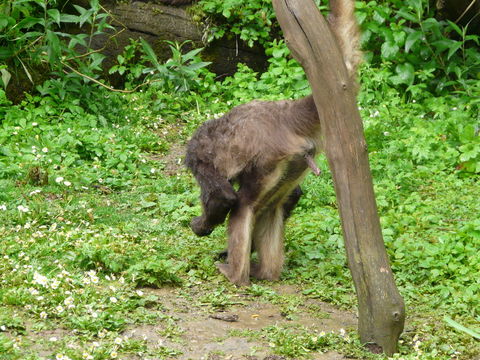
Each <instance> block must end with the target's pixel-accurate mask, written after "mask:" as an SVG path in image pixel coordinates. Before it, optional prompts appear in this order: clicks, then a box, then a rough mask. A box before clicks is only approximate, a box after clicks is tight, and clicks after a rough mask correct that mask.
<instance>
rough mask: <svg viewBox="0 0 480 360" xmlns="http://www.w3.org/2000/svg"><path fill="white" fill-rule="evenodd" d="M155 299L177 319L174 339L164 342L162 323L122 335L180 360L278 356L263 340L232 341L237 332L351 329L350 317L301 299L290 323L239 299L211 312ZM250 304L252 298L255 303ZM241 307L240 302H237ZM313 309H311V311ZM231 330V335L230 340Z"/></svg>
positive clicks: (334, 359)
mask: <svg viewBox="0 0 480 360" xmlns="http://www.w3.org/2000/svg"><path fill="white" fill-rule="evenodd" d="M148 291H149V292H151V293H154V294H155V295H156V296H158V297H159V301H160V302H161V303H162V304H163V306H164V308H165V310H166V314H168V315H169V316H172V317H173V318H175V319H176V322H175V323H176V326H177V331H178V332H179V333H180V335H179V336H178V337H176V338H175V339H174V340H171V339H168V338H167V339H166V338H165V337H164V336H161V335H159V334H165V324H158V325H142V326H137V327H132V328H130V329H128V331H127V332H126V333H125V334H126V335H128V336H129V337H133V338H135V337H136V338H138V339H143V340H146V341H147V343H148V344H149V346H152V347H155V346H157V347H158V346H167V347H168V348H171V349H176V350H179V351H181V352H182V355H180V356H178V357H176V358H177V359H180V360H188V359H197V360H198V359H200V360H201V359H205V360H220V359H225V360H227V359H228V360H237V359H238V360H240V359H242V360H245V359H248V360H257V359H258V360H262V359H266V360H275V359H283V357H280V356H277V355H273V351H272V348H271V345H270V344H268V343H267V341H265V340H264V339H258V338H250V337H248V335H247V336H237V335H236V334H238V333H239V332H240V331H243V332H242V335H243V334H247V333H248V330H261V329H263V328H265V327H268V326H272V325H285V324H288V325H289V326H292V325H302V326H305V327H307V328H308V329H311V330H312V332H313V331H318V332H321V331H324V332H329V331H335V332H339V331H340V329H346V328H354V327H355V326H356V319H355V316H354V314H352V313H349V312H345V311H339V310H338V309H335V308H333V307H332V306H331V305H328V304H326V303H323V302H321V301H318V300H315V299H307V298H304V300H305V301H304V302H303V303H302V304H300V305H299V306H298V307H297V309H296V311H295V312H294V313H293V315H292V319H291V320H288V319H287V317H285V316H284V315H282V309H281V305H276V304H272V303H266V302H261V301H252V299H249V298H245V299H239V300H241V302H242V303H243V304H239V305H232V306H229V307H228V309H227V310H226V311H224V312H223V311H217V312H214V311H212V310H211V309H205V308H202V307H201V306H195V305H192V304H191V303H190V302H189V301H187V300H186V299H185V298H184V297H181V296H179V294H178V293H176V291H175V290H166V289H160V290H148ZM275 291H276V293H277V294H279V295H297V296H300V297H302V298H303V296H302V295H301V294H299V293H298V291H297V290H296V289H295V288H294V287H292V286H287V285H280V286H277V287H276V288H275ZM254 299H255V298H254ZM239 302H240V301H239ZM312 309H314V310H312ZM231 331H234V335H231V334H230V333H231ZM312 358H313V359H317V360H327V359H330V360H340V359H344V357H343V356H342V355H340V354H338V353H335V352H328V353H323V354H314V356H313V357H312Z"/></svg>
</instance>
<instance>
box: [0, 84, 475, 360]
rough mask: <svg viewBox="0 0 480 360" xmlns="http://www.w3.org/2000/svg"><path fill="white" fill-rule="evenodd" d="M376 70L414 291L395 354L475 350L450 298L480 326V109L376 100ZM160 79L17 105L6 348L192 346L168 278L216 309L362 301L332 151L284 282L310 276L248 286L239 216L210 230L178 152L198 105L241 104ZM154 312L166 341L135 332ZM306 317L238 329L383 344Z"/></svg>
mask: <svg viewBox="0 0 480 360" xmlns="http://www.w3.org/2000/svg"><path fill="white" fill-rule="evenodd" d="M232 87H233V86H232ZM366 87H367V89H366V90H365V91H364V94H365V95H362V96H363V97H361V98H360V105H361V107H362V110H361V112H362V116H363V118H364V119H365V130H366V135H367V141H368V143H369V147H370V160H371V168H372V173H373V175H374V181H375V190H376V194H377V202H378V206H379V214H380V216H381V221H382V228H383V234H384V239H385V243H386V247H387V250H388V253H389V256H390V259H391V263H392V267H393V270H394V272H395V277H396V281H397V285H398V287H399V289H400V292H401V293H402V295H403V296H404V298H405V300H406V304H407V323H406V329H405V332H404V333H403V335H402V338H401V344H400V354H398V355H396V357H395V358H398V359H400V358H402V359H476V358H478V357H479V356H480V343H479V342H478V340H476V339H475V338H474V337H472V336H471V335H470V334H469V333H467V332H465V331H461V330H459V328H460V327H452V326H450V325H449V323H448V322H446V321H444V316H445V315H446V316H449V317H451V318H453V319H454V320H455V321H457V322H458V323H460V324H461V325H463V326H466V327H467V328H469V329H471V330H473V331H478V329H479V325H478V324H479V321H480V312H479V306H480V298H479V292H480V283H479V280H478V273H479V272H480V257H479V255H478V247H479V244H480V222H479V220H478V211H479V210H480V199H479V197H478V194H479V191H480V188H479V185H478V175H476V174H472V173H468V172H466V171H462V169H461V166H459V162H458V160H457V159H458V154H459V146H461V143H460V140H459V135H458V134H459V132H460V130H458V128H457V127H461V126H462V124H463V123H464V122H465V121H467V120H466V119H467V118H468V117H469V116H470V114H471V110H469V109H468V108H466V105H464V106H463V108H462V107H461V106H462V105H461V104H458V101H457V100H455V99H447V98H443V99H441V100H438V99H433V98H429V99H427V100H425V101H423V102H407V101H404V100H402V99H399V98H398V96H397V95H396V94H393V95H389V96H386V98H385V99H383V100H376V101H377V102H372V101H371V98H369V91H368V84H367V85H366ZM248 93H249V92H248V89H247V90H245V93H244V94H242V96H244V97H248ZM152 94H155V91H154V90H152V91H150V92H146V93H137V94H134V95H129V96H126V97H124V98H123V99H122V98H118V99H112V98H102V100H99V101H103V103H102V104H103V105H104V107H105V108H107V109H109V108H112V109H113V108H114V109H115V111H112V112H107V113H108V114H107V113H105V112H104V113H103V114H104V115H105V117H104V118H103V120H102V117H100V116H99V115H98V114H97V113H95V112H91V111H90V112H88V111H87V110H83V108H82V106H81V104H77V105H78V106H77V107H75V108H74V110H73V111H72V110H68V109H69V104H68V102H67V101H66V102H65V103H62V102H61V103H58V102H55V103H53V102H50V100H49V99H33V100H31V101H30V102H29V103H27V104H24V105H23V106H20V107H12V106H7V107H5V109H6V110H5V111H6V113H7V116H6V119H5V120H4V121H3V123H2V128H1V129H0V137H1V138H2V139H3V143H2V144H3V145H2V155H1V156H0V165H1V166H0V173H1V175H2V176H1V179H0V238H1V241H0V255H1V258H0V304H1V307H0V353H1V354H2V359H32V360H33V359H42V358H44V359H53V358H56V359H64V360H66V359H69V358H70V359H111V358H127V359H130V358H135V356H138V357H140V358H159V359H163V358H165V359H170V358H172V359H173V358H176V357H179V356H180V352H181V351H180V350H178V347H175V346H174V345H175V344H182V342H184V341H185V339H184V337H183V336H184V335H183V334H184V330H185V329H183V328H182V326H183V325H181V322H179V320H178V318H176V317H175V316H171V315H168V314H167V311H166V310H172V309H173V310H174V311H176V309H175V306H173V305H168V306H170V308H169V309H167V308H166V306H167V305H164V304H163V303H162V302H161V300H160V297H159V296H158V294H157V293H155V291H154V290H152V289H163V288H174V289H176V290H175V291H176V294H177V295H178V296H179V297H181V298H182V299H183V300H182V301H184V302H185V303H186V304H187V306H188V307H190V308H194V309H203V310H198V311H204V312H205V313H206V314H208V311H214V310H215V311H216V310H219V309H222V310H228V309H232V308H235V306H242V304H249V302H251V301H262V302H264V303H269V304H274V305H276V306H279V309H280V311H281V312H282V314H283V316H284V317H285V318H287V319H288V318H291V319H295V316H296V314H299V313H300V312H303V311H307V312H309V313H311V314H312V317H315V316H316V317H317V318H322V317H325V316H328V314H325V312H323V311H322V310H321V308H319V307H318V305H311V306H307V305H306V302H307V300H308V299H317V300H321V301H326V302H329V303H331V304H333V305H334V306H336V307H337V308H339V309H345V310H352V311H354V310H355V306H356V300H355V293H354V290H353V285H352V281H351V278H350V274H349V271H348V268H347V266H346V259H345V251H344V246H343V239H342V234H341V227H340V221H339V218H338V211H337V208H336V201H335V193H334V190H333V185H332V182H331V178H330V175H329V171H328V166H327V164H326V160H325V159H324V158H322V157H321V158H320V159H319V161H318V162H319V166H320V168H321V169H322V170H323V174H324V175H323V176H321V177H314V176H312V175H309V176H308V177H307V179H306V181H305V183H304V186H303V188H304V190H305V195H304V196H303V198H302V199H301V201H300V203H299V206H298V207H297V209H296V210H295V213H294V215H293V217H292V218H291V219H290V220H289V223H288V226H287V229H286V250H287V262H286V266H285V270H284V273H283V275H282V279H281V281H280V284H283V285H293V286H295V287H297V288H299V289H300V290H301V291H300V293H294V294H290V295H285V294H283V295H282V294H279V293H277V292H276V291H275V290H274V288H273V286H274V285H275V284H272V283H269V282H256V283H254V284H253V285H252V286H251V287H250V288H248V289H236V288H235V287H233V286H231V285H230V284H229V283H227V282H226V281H225V279H224V278H223V277H222V276H220V275H219V273H218V272H217V270H216V268H215V261H216V259H215V256H216V254H217V252H219V251H221V250H223V249H224V246H225V229H224V227H220V228H218V229H217V230H215V231H214V232H213V234H212V235H211V236H210V237H208V238H197V237H196V236H194V235H193V233H192V232H191V231H190V229H189V227H188V223H189V221H190V219H191V217H192V216H195V215H197V214H198V213H199V211H200V207H199V203H198V200H197V199H198V189H197V187H196V185H195V183H194V181H193V179H192V177H191V176H190V175H189V174H187V172H186V171H185V170H184V169H183V168H182V167H181V166H180V165H179V164H178V158H179V157H180V156H181V155H180V154H181V151H179V149H181V144H183V143H185V141H186V140H187V138H188V136H189V134H190V133H191V132H192V131H193V129H194V128H195V127H196V126H197V125H198V123H199V122H200V121H203V120H204V119H205V118H207V117H209V116H212V115H213V114H214V113H215V114H218V113H221V112H224V111H226V110H227V109H228V108H229V107H230V106H231V105H227V104H225V103H222V102H221V101H220V102H213V101H212V102H211V103H209V102H208V99H207V100H205V101H204V102H202V101H201V99H200V98H197V99H196V101H197V102H196V106H195V107H194V110H191V108H192V107H191V104H192V102H191V100H192V98H191V97H187V99H184V100H179V99H178V98H175V97H172V96H169V95H161V97H160V100H159V98H158V97H157V96H158V94H155V100H154V101H153V105H152ZM279 97H280V95H279ZM236 101H239V98H237V100H233V103H235V102H236ZM132 103H134V104H135V105H134V106H133V107H132V106H131V104H132ZM102 104H100V105H98V107H99V108H102V106H101V105H102ZM159 104H160V105H159ZM169 104H174V106H173V105H172V106H169ZM453 107H458V108H459V110H458V111H456V112H452V111H451V109H452V108H453ZM46 108H48V109H49V110H48V111H46V110H45V109H46ZM165 108H169V109H171V111H170V112H169V113H166V112H165V110H164V109H165ZM52 109H53V110H52ZM172 109H173V110H172ZM104 115H102V116H104ZM22 119H27V120H26V121H25V120H22ZM57 122H58V123H59V124H60V125H59V126H56V124H57ZM33 123H37V125H33ZM68 129H70V130H68ZM13 133H16V134H14V136H12V134H13ZM71 133H73V134H72V135H69V134H71ZM58 138H61V139H63V140H62V142H60V145H58V144H57V143H56V142H55V139H58ZM178 144H180V145H178ZM32 146H35V149H36V152H32ZM44 148H47V151H43V149H44ZM169 151H170V153H169ZM37 155H40V157H38V156H37ZM39 174H40V175H39ZM47 179H48V181H47ZM149 324H150V325H151V324H160V325H161V330H160V331H159V332H158V334H157V336H158V338H160V339H165V341H166V342H167V343H165V344H162V345H159V346H152V344H150V343H149V342H148V341H146V340H143V339H138V338H134V337H131V336H128V335H127V334H128V331H127V330H129V329H132V328H135V327H139V326H144V325H149ZM293 324H294V323H292V325H285V324H281V325H272V326H265V327H264V328H261V329H258V330H243V331H240V330H239V331H236V332H232V333H231V335H232V336H243V337H246V338H248V339H256V341H259V342H260V343H262V344H263V345H264V346H266V348H268V349H270V351H271V352H272V353H276V354H280V355H283V356H286V357H287V358H303V357H308V356H310V354H312V353H314V352H324V351H337V352H339V353H342V354H344V355H346V356H352V357H356V358H360V359H381V358H383V357H382V356H381V355H373V354H370V353H368V352H366V351H365V350H364V349H363V348H362V346H361V344H360V343H359V341H358V337H357V334H356V331H355V330H354V329H347V330H344V331H343V332H340V333H338V332H335V333H331V332H328V333H322V332H321V331H316V330H314V329H311V328H308V327H306V326H302V325H299V324H296V325H293ZM139 354H141V355H139Z"/></svg>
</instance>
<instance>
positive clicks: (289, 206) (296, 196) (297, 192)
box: [283, 186, 303, 220]
mask: <svg viewBox="0 0 480 360" xmlns="http://www.w3.org/2000/svg"><path fill="white" fill-rule="evenodd" d="M302 195H303V191H302V189H301V188H300V186H297V187H295V189H293V191H292V192H291V193H290V195H289V196H288V198H287V201H285V203H284V204H283V219H284V220H287V219H288V218H289V217H290V215H291V214H292V211H293V209H295V206H297V204H298V201H299V200H300V197H301V196H302Z"/></svg>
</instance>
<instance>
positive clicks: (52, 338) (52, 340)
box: [48, 336, 58, 356]
mask: <svg viewBox="0 0 480 360" xmlns="http://www.w3.org/2000/svg"><path fill="white" fill-rule="evenodd" d="M48 340H49V341H51V342H55V341H57V340H58V339H57V338H56V337H55V336H52V337H51V338H50V339H48ZM57 356H58V355H57Z"/></svg>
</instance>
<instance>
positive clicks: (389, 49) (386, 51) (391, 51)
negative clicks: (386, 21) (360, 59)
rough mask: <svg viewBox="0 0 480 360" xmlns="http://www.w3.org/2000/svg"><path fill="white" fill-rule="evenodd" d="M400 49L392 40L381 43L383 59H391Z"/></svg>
mask: <svg viewBox="0 0 480 360" xmlns="http://www.w3.org/2000/svg"><path fill="white" fill-rule="evenodd" d="M399 51H400V48H399V47H398V45H397V44H395V43H394V42H392V41H386V42H384V43H383V44H382V57H383V58H384V59H385V60H391V59H393V58H395V57H396V56H397V54H398V52H399Z"/></svg>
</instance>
